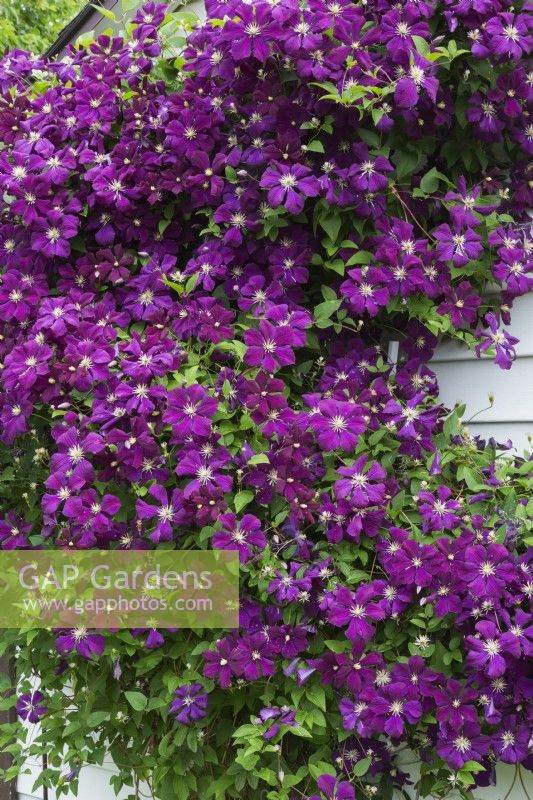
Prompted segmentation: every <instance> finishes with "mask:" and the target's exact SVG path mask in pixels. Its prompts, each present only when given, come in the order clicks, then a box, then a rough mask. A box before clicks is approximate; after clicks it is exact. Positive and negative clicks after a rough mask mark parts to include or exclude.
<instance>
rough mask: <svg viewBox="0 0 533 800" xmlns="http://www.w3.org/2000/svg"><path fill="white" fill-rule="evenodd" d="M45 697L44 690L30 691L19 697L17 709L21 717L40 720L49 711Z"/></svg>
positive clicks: (30, 720) (32, 720) (34, 720)
mask: <svg viewBox="0 0 533 800" xmlns="http://www.w3.org/2000/svg"><path fill="white" fill-rule="evenodd" d="M44 700H45V697H44V694H43V693H42V692H30V693H29V694H23V695H21V696H20V697H19V698H18V699H17V704H16V709H17V714H18V715H19V717H20V718H21V719H25V720H27V721H28V722H39V720H40V719H41V717H43V716H44V715H45V714H46V713H47V712H48V707H47V706H46V705H45V702H44Z"/></svg>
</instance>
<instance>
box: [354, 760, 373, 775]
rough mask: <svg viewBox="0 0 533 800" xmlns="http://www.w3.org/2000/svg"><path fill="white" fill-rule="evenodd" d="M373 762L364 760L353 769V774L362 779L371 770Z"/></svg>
mask: <svg viewBox="0 0 533 800" xmlns="http://www.w3.org/2000/svg"><path fill="white" fill-rule="evenodd" d="M371 763H372V760H371V759H370V758H362V759H361V760H360V761H358V762H357V763H356V764H354V765H353V767H352V773H353V775H354V776H355V777H356V778H362V777H363V775H366V773H367V772H368V770H369V769H370V764H371Z"/></svg>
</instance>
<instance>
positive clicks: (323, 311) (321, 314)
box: [315, 299, 341, 320]
mask: <svg viewBox="0 0 533 800" xmlns="http://www.w3.org/2000/svg"><path fill="white" fill-rule="evenodd" d="M340 304H341V300H338V299H337V300H324V302H323V303H319V304H318V305H317V306H316V307H315V319H316V320H320V319H329V318H330V317H331V315H332V314H333V313H334V312H335V311H337V309H338V308H339V306H340Z"/></svg>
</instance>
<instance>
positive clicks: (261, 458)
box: [248, 453, 270, 466]
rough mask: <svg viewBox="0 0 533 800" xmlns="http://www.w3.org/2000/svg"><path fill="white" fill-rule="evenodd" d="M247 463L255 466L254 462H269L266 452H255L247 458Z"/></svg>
mask: <svg viewBox="0 0 533 800" xmlns="http://www.w3.org/2000/svg"><path fill="white" fill-rule="evenodd" d="M248 464H250V465H251V466H255V464H270V459H269V457H268V455H267V454H266V453H256V454H255V455H254V456H252V457H251V458H250V459H248Z"/></svg>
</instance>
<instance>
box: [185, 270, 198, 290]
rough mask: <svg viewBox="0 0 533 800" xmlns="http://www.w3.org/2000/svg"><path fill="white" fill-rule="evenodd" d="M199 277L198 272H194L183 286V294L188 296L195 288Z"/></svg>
mask: <svg viewBox="0 0 533 800" xmlns="http://www.w3.org/2000/svg"><path fill="white" fill-rule="evenodd" d="M199 275H200V273H199V272H195V273H194V274H193V275H191V276H190V277H189V278H188V280H187V283H186V284H185V294H190V293H191V292H192V291H193V289H194V288H195V287H196V284H197V282H198V277H199Z"/></svg>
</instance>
